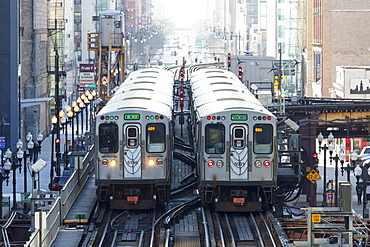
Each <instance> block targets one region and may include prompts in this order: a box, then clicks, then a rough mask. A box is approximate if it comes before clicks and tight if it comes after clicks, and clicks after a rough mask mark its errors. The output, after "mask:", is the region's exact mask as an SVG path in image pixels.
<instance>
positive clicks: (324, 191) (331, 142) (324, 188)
mask: <svg viewBox="0 0 370 247" xmlns="http://www.w3.org/2000/svg"><path fill="white" fill-rule="evenodd" d="M317 140H318V142H319V153H321V149H322V150H324V184H323V205H324V206H327V202H326V151H327V150H329V152H330V164H331V162H332V158H333V157H332V155H333V151H334V148H335V146H334V144H333V140H334V136H333V134H332V133H331V132H330V134H329V136H328V141H329V145H328V146H327V145H326V144H324V146H323V147H321V144H322V141H323V140H324V136H323V135H322V133H321V132H320V133H319V135H318V136H317Z"/></svg>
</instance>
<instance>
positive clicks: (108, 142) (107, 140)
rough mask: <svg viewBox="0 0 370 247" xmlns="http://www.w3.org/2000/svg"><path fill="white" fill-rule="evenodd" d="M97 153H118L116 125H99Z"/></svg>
mask: <svg viewBox="0 0 370 247" xmlns="http://www.w3.org/2000/svg"><path fill="white" fill-rule="evenodd" d="M99 152H101V153H117V152H118V126H117V124H100V125H99Z"/></svg>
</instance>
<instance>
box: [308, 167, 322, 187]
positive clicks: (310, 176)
mask: <svg viewBox="0 0 370 247" xmlns="http://www.w3.org/2000/svg"><path fill="white" fill-rule="evenodd" d="M306 178H307V179H308V180H310V181H311V183H313V184H314V183H316V182H317V180H321V176H320V174H319V173H318V172H317V171H316V170H314V169H312V170H311V171H310V172H309V173H308V174H307V176H306Z"/></svg>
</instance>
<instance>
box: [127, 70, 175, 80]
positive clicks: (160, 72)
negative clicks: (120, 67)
mask: <svg viewBox="0 0 370 247" xmlns="http://www.w3.org/2000/svg"><path fill="white" fill-rule="evenodd" d="M154 75H157V76H170V77H172V78H173V74H172V73H171V72H170V71H168V70H164V69H160V68H145V69H140V70H135V71H133V72H131V73H130V74H129V75H128V77H127V78H130V77H132V78H135V77H138V76H154Z"/></svg>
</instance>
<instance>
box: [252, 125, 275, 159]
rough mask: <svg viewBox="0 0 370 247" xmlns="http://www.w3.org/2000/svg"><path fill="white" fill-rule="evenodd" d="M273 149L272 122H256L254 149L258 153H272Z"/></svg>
mask: <svg viewBox="0 0 370 247" xmlns="http://www.w3.org/2000/svg"><path fill="white" fill-rule="evenodd" d="M272 149H273V128H272V125H271V124H256V125H254V127H253V150H254V153H256V154H270V153H272Z"/></svg>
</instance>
